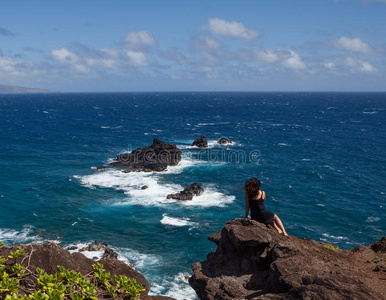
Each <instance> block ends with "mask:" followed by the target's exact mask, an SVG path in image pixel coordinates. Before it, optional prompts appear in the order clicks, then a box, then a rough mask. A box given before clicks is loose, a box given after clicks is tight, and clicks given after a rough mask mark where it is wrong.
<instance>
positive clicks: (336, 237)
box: [323, 233, 348, 240]
mask: <svg viewBox="0 0 386 300" xmlns="http://www.w3.org/2000/svg"><path fill="white" fill-rule="evenodd" d="M323 236H325V237H326V238H328V239H334V240H347V239H348V238H347V237H345V236H333V235H330V234H328V233H323Z"/></svg>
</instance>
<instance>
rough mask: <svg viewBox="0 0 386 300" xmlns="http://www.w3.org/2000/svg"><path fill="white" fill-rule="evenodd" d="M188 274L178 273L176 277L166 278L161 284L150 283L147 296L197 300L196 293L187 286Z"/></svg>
mask: <svg viewBox="0 0 386 300" xmlns="http://www.w3.org/2000/svg"><path fill="white" fill-rule="evenodd" d="M188 278H189V274H184V273H179V274H177V275H176V276H174V277H172V276H166V277H164V278H163V279H162V282H161V284H157V283H151V288H150V291H149V295H164V296H168V297H172V298H175V299H177V300H184V299H189V300H195V299H198V298H197V295H196V292H195V291H194V290H193V288H192V287H191V286H190V285H189V282H188Z"/></svg>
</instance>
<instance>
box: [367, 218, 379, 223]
mask: <svg viewBox="0 0 386 300" xmlns="http://www.w3.org/2000/svg"><path fill="white" fill-rule="evenodd" d="M380 220H381V218H378V217H368V218H367V219H366V222H368V223H372V222H378V221H380Z"/></svg>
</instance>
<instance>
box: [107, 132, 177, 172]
mask: <svg viewBox="0 0 386 300" xmlns="http://www.w3.org/2000/svg"><path fill="white" fill-rule="evenodd" d="M180 161H181V150H180V149H178V148H177V147H176V145H175V144H166V143H164V142H162V141H160V140H159V139H157V138H155V139H154V141H153V144H152V145H151V146H148V147H145V148H138V149H136V150H134V151H132V152H131V153H125V154H120V155H118V156H117V158H116V159H115V162H112V163H110V164H109V166H110V167H115V168H116V167H129V168H133V169H137V170H138V169H139V170H144V171H148V170H151V171H157V172H160V171H164V170H166V168H167V167H168V166H175V165H177V164H178V163H179V162H180Z"/></svg>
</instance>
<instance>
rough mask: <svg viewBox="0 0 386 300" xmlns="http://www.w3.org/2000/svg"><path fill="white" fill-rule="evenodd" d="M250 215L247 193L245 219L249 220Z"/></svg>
mask: <svg viewBox="0 0 386 300" xmlns="http://www.w3.org/2000/svg"><path fill="white" fill-rule="evenodd" d="M248 215H249V200H248V196H247V193H245V217H246V218H248Z"/></svg>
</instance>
